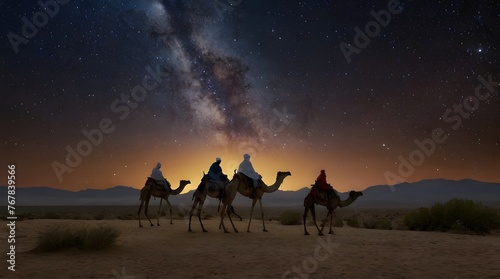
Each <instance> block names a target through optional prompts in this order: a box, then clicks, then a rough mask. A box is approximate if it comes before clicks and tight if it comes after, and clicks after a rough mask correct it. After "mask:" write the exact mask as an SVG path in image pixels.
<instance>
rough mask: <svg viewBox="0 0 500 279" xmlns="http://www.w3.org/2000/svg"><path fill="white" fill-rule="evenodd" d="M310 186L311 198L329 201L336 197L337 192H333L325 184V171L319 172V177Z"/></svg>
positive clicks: (331, 188)
mask: <svg viewBox="0 0 500 279" xmlns="http://www.w3.org/2000/svg"><path fill="white" fill-rule="evenodd" d="M311 186H312V188H311V194H312V195H313V197H318V198H319V199H322V200H325V201H329V200H330V199H332V198H333V197H335V196H336V195H337V192H335V190H334V189H333V187H332V186H331V185H330V184H328V183H327V182H326V173H325V170H321V173H320V175H319V176H318V178H316V182H315V183H314V184H313V185H311Z"/></svg>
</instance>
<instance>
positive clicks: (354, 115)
mask: <svg viewBox="0 0 500 279" xmlns="http://www.w3.org/2000/svg"><path fill="white" fill-rule="evenodd" d="M41 2H47V3H48V4H47V6H46V7H45V8H43V7H42V6H40V5H39V4H37V2H36V1H1V2H0V11H1V15H0V23H1V24H0V28H1V32H0V34H1V36H2V40H1V44H0V55H1V60H0V61H1V67H0V85H1V89H0V90H1V94H2V98H1V103H0V109H1V110H0V117H1V135H0V140H1V141H0V142H1V146H2V149H1V162H2V166H4V168H5V170H7V164H16V168H17V185H18V186H19V187H24V186H49V187H55V188H61V189H68V190H81V189H87V188H108V187H112V186H115V185H125V186H132V187H135V188H141V187H142V186H143V185H144V182H145V180H146V177H147V176H148V175H149V174H150V173H151V169H152V168H153V167H154V166H155V165H156V163H157V162H161V163H162V165H163V167H162V170H163V173H164V175H165V176H166V178H167V179H168V180H169V181H171V183H172V185H173V186H174V187H176V186H177V185H178V182H179V180H180V179H190V180H191V181H192V182H193V183H192V184H191V185H190V186H189V187H187V189H193V188H194V187H196V185H197V184H198V181H199V179H200V178H201V176H202V173H203V171H205V172H207V171H208V168H209V166H210V164H211V163H212V162H213V161H214V160H215V157H222V165H221V166H222V168H223V170H224V172H226V173H229V174H232V172H233V169H235V168H237V166H238V164H239V163H240V162H241V160H242V159H243V156H242V155H243V154H244V153H249V154H251V155H252V159H251V161H252V162H253V165H254V167H255V169H256V170H257V172H259V173H261V174H262V175H263V179H264V181H265V182H267V183H268V184H271V183H273V182H274V179H275V177H276V172H277V171H290V172H291V173H292V176H291V177H289V178H287V179H286V180H285V183H284V184H283V186H282V188H281V189H283V190H295V189H299V188H302V187H306V186H308V185H310V184H311V183H313V182H314V180H315V178H316V177H317V175H318V174H319V171H320V170H321V169H325V170H326V173H327V179H328V181H329V182H330V183H331V184H332V185H333V186H334V187H335V188H336V189H337V190H339V191H347V190H350V189H356V190H362V189H365V188H366V187H368V186H371V185H377V184H387V183H389V184H393V183H397V182H401V181H408V182H413V181H419V180H422V179H430V178H446V179H456V180H458V179H464V178H471V179H476V180H481V181H494V182H499V181H500V171H499V170H500V160H499V158H500V148H499V142H500V139H499V136H500V129H499V124H498V123H499V122H500V102H499V91H500V89H499V88H500V87H499V83H498V81H500V71H499V69H500V64H499V62H500V60H499V58H500V56H499V48H500V2H499V1H494V0H491V1H408V0H407V1H401V2H397V1H300V2H299V1H285V0H282V1H263V0H231V1H228V0H215V1H212V0H210V1H209V0H206V1H175V0H164V1H161V0H123V1H122V0H120V1H118V0H108V1H77V0H72V1H68V0H64V1H63V0H60V1H59V2H60V3H56V2H54V1H51V0H42V1H41ZM230 3H231V4H232V6H231V5H230ZM381 10H384V11H381ZM371 11H373V12H371ZM380 11H381V12H380ZM388 15H389V16H390V18H389V16H388ZM376 18H378V21H377V19H376ZM35 24H36V25H35ZM89 138H90V139H89ZM5 172H6V171H5ZM6 176H7V174H5V176H4V178H2V180H1V181H3V182H0V184H3V185H5V184H4V183H6ZM230 177H231V175H230Z"/></svg>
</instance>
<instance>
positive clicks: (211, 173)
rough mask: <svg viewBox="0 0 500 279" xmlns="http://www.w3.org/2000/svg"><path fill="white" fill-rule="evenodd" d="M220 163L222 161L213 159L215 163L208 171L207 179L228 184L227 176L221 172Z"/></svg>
mask: <svg viewBox="0 0 500 279" xmlns="http://www.w3.org/2000/svg"><path fill="white" fill-rule="evenodd" d="M221 162H222V160H221V159H220V158H219V157H217V158H215V162H214V163H213V164H212V165H211V166H210V169H209V170H208V177H209V179H210V180H213V181H220V182H228V181H229V179H227V175H225V174H224V173H223V172H222V168H221V167H220V163H221Z"/></svg>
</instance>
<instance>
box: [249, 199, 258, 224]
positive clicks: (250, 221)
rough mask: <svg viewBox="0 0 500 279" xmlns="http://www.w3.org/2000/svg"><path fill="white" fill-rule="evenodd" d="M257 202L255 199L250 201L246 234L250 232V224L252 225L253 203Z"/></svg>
mask: <svg viewBox="0 0 500 279" xmlns="http://www.w3.org/2000/svg"><path fill="white" fill-rule="evenodd" d="M256 202H257V200H256V199H254V200H253V201H252V209H250V220H248V228H247V232H250V224H251V223H252V215H253V209H254V207H255V203H256Z"/></svg>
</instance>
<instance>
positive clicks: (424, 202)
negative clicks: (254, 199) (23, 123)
mask: <svg viewBox="0 0 500 279" xmlns="http://www.w3.org/2000/svg"><path fill="white" fill-rule="evenodd" d="M309 190H310V188H302V189H299V190H297V191H281V190H278V191H276V192H275V193H271V194H265V195H264V196H263V198H262V199H263V202H264V203H265V205H266V206H302V202H303V200H304V197H305V196H306V195H307V193H308V192H309ZM193 192H194V190H191V191H188V192H186V193H183V194H180V195H177V196H171V197H170V198H169V200H170V202H171V203H172V204H185V205H189V206H191V204H192V201H191V198H192V196H193ZM339 194H340V195H341V197H342V199H345V198H346V197H347V192H346V193H339ZM139 195H140V190H139V189H135V188H132V187H127V186H115V187H112V188H108V189H103V190H98V189H87V190H81V191H67V190H61V189H55V188H50V187H27V188H19V187H18V188H16V195H15V198H16V206H36V205H38V206H43V205H47V206H48V205H139ZM453 198H460V199H470V200H473V201H478V202H482V203H484V204H500V183H491V182H480V181H476V180H471V179H464V180H458V181H455V180H446V179H428V180H422V181H418V182H413V183H406V182H405V183H401V184H396V185H393V186H388V185H376V186H371V187H368V188H366V189H365V190H363V196H362V197H361V198H359V199H358V200H357V201H356V206H357V207H417V206H429V205H431V204H434V203H436V202H447V201H449V200H450V199H453ZM157 200H158V199H157ZM207 202H208V203H210V204H216V203H217V201H216V200H213V199H207ZM233 204H234V205H238V206H250V205H251V200H250V199H248V198H246V197H243V196H241V195H237V197H236V199H235V201H234V203H233ZM0 205H7V187H6V186H0Z"/></svg>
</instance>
